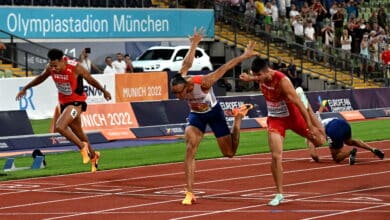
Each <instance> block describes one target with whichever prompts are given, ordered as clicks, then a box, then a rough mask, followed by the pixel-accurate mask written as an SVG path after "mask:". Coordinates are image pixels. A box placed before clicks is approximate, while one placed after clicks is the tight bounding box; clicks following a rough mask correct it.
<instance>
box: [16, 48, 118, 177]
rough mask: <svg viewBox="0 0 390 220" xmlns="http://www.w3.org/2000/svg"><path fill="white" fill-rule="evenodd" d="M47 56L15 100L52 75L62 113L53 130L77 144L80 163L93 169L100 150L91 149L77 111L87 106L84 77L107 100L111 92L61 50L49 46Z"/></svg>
mask: <svg viewBox="0 0 390 220" xmlns="http://www.w3.org/2000/svg"><path fill="white" fill-rule="evenodd" d="M47 56H48V58H49V63H48V65H47V66H46V69H45V70H44V71H43V73H42V74H40V75H39V76H37V77H36V78H34V79H33V80H32V81H31V82H30V83H28V84H27V85H26V86H24V87H23V88H22V89H21V90H20V91H19V93H18V94H17V95H16V100H19V99H20V98H22V97H23V96H25V94H26V91H27V90H28V89H29V88H31V87H34V86H37V85H39V84H41V83H42V82H44V81H45V80H46V79H47V78H48V77H49V76H51V77H52V79H53V81H54V83H55V85H56V87H57V90H58V100H59V104H60V108H61V114H60V115H59V117H58V120H57V121H56V124H55V131H57V132H59V133H60V134H61V135H63V136H64V137H66V138H67V139H68V140H70V141H72V142H73V143H74V144H76V145H77V147H78V148H79V149H80V153H81V155H82V158H83V163H85V164H86V163H88V162H91V165H92V168H91V171H92V172H95V171H96V170H97V166H98V160H99V157H100V153H99V152H98V151H94V150H93V149H92V147H91V144H90V143H89V140H88V137H87V135H86V134H85V133H84V131H83V128H82V127H81V117H80V114H81V113H82V112H84V111H86V109H87V103H86V102H85V101H86V99H87V95H86V93H85V92H84V91H83V79H85V80H86V81H87V82H88V83H89V84H90V85H92V86H94V87H96V88H97V89H99V90H101V91H102V92H103V94H104V98H105V99H106V100H107V101H108V100H111V94H110V93H109V92H108V91H107V90H105V89H104V88H103V87H102V86H101V85H100V83H99V82H98V81H97V80H96V79H95V78H93V77H92V76H91V74H90V73H89V72H88V71H87V70H86V69H85V68H84V67H82V66H81V65H80V64H79V63H78V62H77V61H75V60H71V59H69V58H68V57H66V56H64V53H63V52H62V51H61V50H59V49H51V50H49V52H48V54H47Z"/></svg>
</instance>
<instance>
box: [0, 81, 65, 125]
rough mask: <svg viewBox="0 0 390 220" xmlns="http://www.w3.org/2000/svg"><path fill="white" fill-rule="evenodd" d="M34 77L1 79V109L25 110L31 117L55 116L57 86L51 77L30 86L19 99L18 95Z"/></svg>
mask: <svg viewBox="0 0 390 220" xmlns="http://www.w3.org/2000/svg"><path fill="white" fill-rule="evenodd" d="M32 79H33V78H32V77H26V78H4V79H1V80H0V90H1V92H0V100H1V105H0V111H9V110H25V111H27V115H28V117H29V119H45V118H51V117H52V116H53V112H54V108H55V106H56V105H57V103H58V95H57V88H56V87H55V85H54V83H53V81H52V80H51V79H47V80H46V81H45V82H43V83H42V84H40V85H38V86H35V87H33V88H30V89H29V90H27V92H26V96H25V97H23V98H21V99H20V100H19V101H16V100H15V97H16V95H17V94H18V92H19V91H20V89H22V88H23V86H25V85H26V84H27V83H29V82H30V81H31V80H32Z"/></svg>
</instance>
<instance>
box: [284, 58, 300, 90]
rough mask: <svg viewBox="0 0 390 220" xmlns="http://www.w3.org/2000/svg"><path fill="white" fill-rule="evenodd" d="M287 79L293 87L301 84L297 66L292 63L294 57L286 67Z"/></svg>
mask: <svg viewBox="0 0 390 220" xmlns="http://www.w3.org/2000/svg"><path fill="white" fill-rule="evenodd" d="M286 75H287V76H288V78H290V80H291V82H292V84H293V86H294V87H297V86H298V85H301V84H302V79H301V78H299V76H298V73H297V66H296V65H295V63H294V57H293V56H292V57H291V58H290V63H289V64H288V66H287V74H286Z"/></svg>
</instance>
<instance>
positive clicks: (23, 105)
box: [19, 86, 35, 110]
mask: <svg viewBox="0 0 390 220" xmlns="http://www.w3.org/2000/svg"><path fill="white" fill-rule="evenodd" d="M22 89H23V86H20V87H19V91H20V90H22ZM33 96H34V90H33V89H32V88H29V89H27V90H26V95H25V96H24V97H21V98H20V100H19V109H20V110H27V109H28V108H29V106H31V109H32V110H35V106H34V103H33V100H32V98H33Z"/></svg>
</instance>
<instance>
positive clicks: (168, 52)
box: [138, 49, 174, 60]
mask: <svg viewBox="0 0 390 220" xmlns="http://www.w3.org/2000/svg"><path fill="white" fill-rule="evenodd" d="M173 51H174V50H172V49H156V50H147V51H145V53H144V54H142V55H141V56H140V57H139V58H138V60H170V59H171V57H172V54H173Z"/></svg>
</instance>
